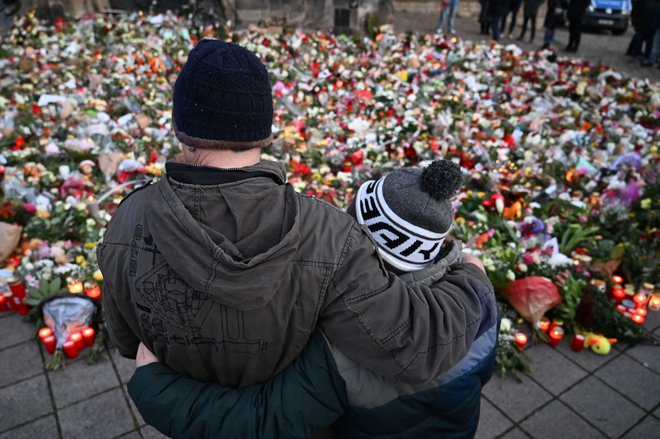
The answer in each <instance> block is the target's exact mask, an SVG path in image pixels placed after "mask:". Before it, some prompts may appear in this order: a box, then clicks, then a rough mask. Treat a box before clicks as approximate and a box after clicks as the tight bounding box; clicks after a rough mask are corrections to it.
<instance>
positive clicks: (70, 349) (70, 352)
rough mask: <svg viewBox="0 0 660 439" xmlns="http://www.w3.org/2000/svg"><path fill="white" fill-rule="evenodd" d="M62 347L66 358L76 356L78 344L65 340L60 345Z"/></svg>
mask: <svg viewBox="0 0 660 439" xmlns="http://www.w3.org/2000/svg"><path fill="white" fill-rule="evenodd" d="M62 349H63V350H64V355H66V357H67V358H70V359H74V358H76V357H77V356H78V346H77V345H76V342H75V341H73V340H67V341H65V342H64V344H63V345H62Z"/></svg>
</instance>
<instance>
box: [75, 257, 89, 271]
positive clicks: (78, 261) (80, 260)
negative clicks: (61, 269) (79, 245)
mask: <svg viewBox="0 0 660 439" xmlns="http://www.w3.org/2000/svg"><path fill="white" fill-rule="evenodd" d="M76 264H78V265H80V266H81V267H82V268H85V267H87V259H86V258H85V257H84V256H83V255H78V256H76Z"/></svg>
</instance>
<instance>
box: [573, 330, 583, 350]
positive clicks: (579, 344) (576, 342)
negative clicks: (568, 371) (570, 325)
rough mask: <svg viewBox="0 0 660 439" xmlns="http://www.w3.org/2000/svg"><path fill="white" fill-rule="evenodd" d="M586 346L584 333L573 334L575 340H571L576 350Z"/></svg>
mask: <svg viewBox="0 0 660 439" xmlns="http://www.w3.org/2000/svg"><path fill="white" fill-rule="evenodd" d="M583 347H584V335H582V334H575V335H574V336H573V341H572V342H571V349H573V350H574V351H575V352H580V351H581V350H582V348H583Z"/></svg>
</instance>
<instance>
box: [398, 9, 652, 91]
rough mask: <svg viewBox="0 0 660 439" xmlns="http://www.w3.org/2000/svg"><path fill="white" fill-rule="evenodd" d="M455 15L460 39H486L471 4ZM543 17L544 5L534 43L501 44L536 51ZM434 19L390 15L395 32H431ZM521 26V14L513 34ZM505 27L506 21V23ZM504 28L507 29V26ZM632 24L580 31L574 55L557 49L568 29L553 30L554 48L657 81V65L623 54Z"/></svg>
mask: <svg viewBox="0 0 660 439" xmlns="http://www.w3.org/2000/svg"><path fill="white" fill-rule="evenodd" d="M477 9H478V7H477ZM459 14H460V15H459V16H457V17H456V32H457V35H458V36H459V37H460V38H464V39H467V40H473V41H481V40H486V39H488V38H489V37H488V36H485V35H480V34H479V23H478V22H477V15H475V14H477V12H476V10H475V7H470V8H463V9H462V10H460V11H459ZM543 17H545V6H544V7H542V8H541V11H540V12H539V21H538V24H537V26H536V38H535V40H534V42H532V43H529V42H528V41H527V38H529V32H528V33H527V36H526V38H525V41H524V42H522V41H518V40H516V39H514V38H506V37H502V39H501V40H500V43H501V44H505V45H506V44H511V43H513V44H516V45H518V46H519V47H520V48H522V49H525V50H536V49H539V48H540V47H541V45H542V44H543V32H544V28H543V21H542V20H543ZM437 20H438V16H437V14H423V13H420V12H410V11H407V10H406V9H405V5H402V6H400V10H397V12H396V14H395V18H394V27H395V29H396V30H397V31H401V32H405V31H412V30H414V31H417V32H433V31H434V30H435V27H436V23H437ZM521 26H522V15H521V16H520V17H519V18H518V20H517V27H516V28H515V30H514V32H513V34H514V36H517V35H518V34H519V33H520V29H521ZM507 27H508V24H507ZM507 30H508V29H507ZM632 35H633V31H632V27H628V30H627V31H626V33H625V34H623V35H618V36H617V35H612V34H611V33H609V32H605V31H604V32H596V31H594V32H583V33H582V40H581V42H580V49H579V51H578V53H577V54H573V53H570V54H569V53H566V52H563V51H562V50H561V49H563V48H564V47H566V44H567V42H568V30H567V29H557V31H556V33H555V44H554V48H555V49H556V50H558V52H557V53H558V55H559V56H573V57H581V58H585V59H587V60H589V61H591V62H593V63H600V62H603V63H604V64H607V65H609V66H611V67H612V68H614V69H615V70H617V71H619V72H621V73H623V74H626V75H629V76H633V77H637V78H648V79H650V80H653V81H660V69H659V68H657V67H642V66H641V65H640V63H639V60H636V59H632V58H630V57H628V56H626V55H625V53H626V49H627V48H628V43H629V42H630V39H631V38H632Z"/></svg>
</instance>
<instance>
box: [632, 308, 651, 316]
mask: <svg viewBox="0 0 660 439" xmlns="http://www.w3.org/2000/svg"><path fill="white" fill-rule="evenodd" d="M635 313H637V315H638V316H642V317H646V315H647V314H648V311H647V310H646V308H637V309H636V310H635Z"/></svg>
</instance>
